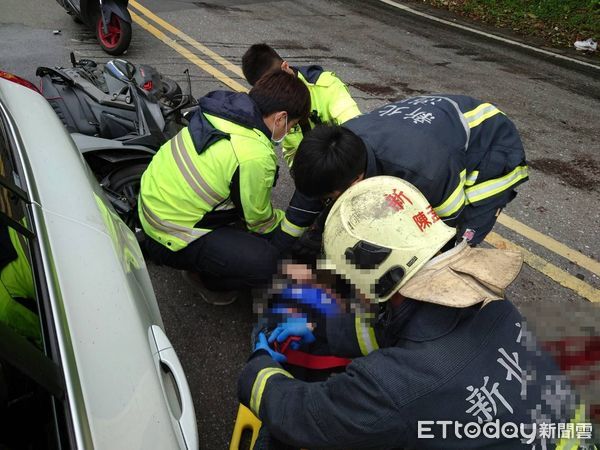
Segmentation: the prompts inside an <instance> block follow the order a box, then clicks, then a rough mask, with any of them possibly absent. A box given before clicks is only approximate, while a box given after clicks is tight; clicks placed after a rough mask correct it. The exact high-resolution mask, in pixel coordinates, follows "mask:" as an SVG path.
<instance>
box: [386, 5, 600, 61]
mask: <svg viewBox="0 0 600 450" xmlns="http://www.w3.org/2000/svg"><path fill="white" fill-rule="evenodd" d="M379 1H380V2H382V3H385V4H387V5H390V6H394V7H395V8H398V9H401V10H403V11H406V12H408V13H411V14H415V15H417V16H421V17H425V18H426V19H429V20H433V21H435V22H439V23H443V24H444V25H449V26H451V27H454V28H459V29H461V30H464V31H469V32H470V33H475V34H479V35H480V36H485V37H486V38H489V39H494V40H496V41H500V42H504V43H505V44H510V45H514V46H517V47H521V48H525V49H527V50H531V51H534V52H537V53H541V54H543V55H546V56H551V57H553V58H557V59H562V60H564V61H569V62H570V63H575V64H579V65H582V66H586V67H591V68H592V69H596V70H600V66H598V65H596V64H590V63H588V62H585V61H579V60H578V59H575V58H571V57H569V56H564V55H560V54H558V53H554V52H549V51H548V50H544V49H541V48H537V47H533V46H531V45H527V44H523V43H522V42H518V41H513V40H512V39H507V38H504V37H502V36H497V35H495V34H491V33H486V32H485V31H481V30H477V29H475V28H470V27H467V26H465V25H461V24H458V23H454V22H452V21H450V20H445V19H441V18H439V17H436V16H432V15H431V14H427V13H424V12H421V11H417V10H415V9H412V8H409V7H408V6H405V5H401V4H400V3H397V2H395V1H393V0H379Z"/></svg>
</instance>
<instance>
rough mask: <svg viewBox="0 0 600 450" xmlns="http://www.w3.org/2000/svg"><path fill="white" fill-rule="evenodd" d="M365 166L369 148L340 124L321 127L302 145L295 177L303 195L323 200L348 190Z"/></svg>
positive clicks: (295, 168) (297, 159)
mask: <svg viewBox="0 0 600 450" xmlns="http://www.w3.org/2000/svg"><path fill="white" fill-rule="evenodd" d="M366 165H367V149H366V147H365V143H364V142H363V140H362V139H361V138H360V137H358V136H357V135H356V134H354V133H353V132H352V131H350V130H348V129H347V128H344V127H341V126H338V125H319V126H317V127H315V128H314V129H313V130H311V131H310V132H309V133H307V135H306V136H304V138H303V139H302V142H300V146H299V147H298V151H297V152H296V155H295V156H294V163H293V165H292V177H293V178H294V183H295V184H296V189H297V190H298V191H299V192H300V193H302V194H304V195H306V196H308V197H318V198H322V197H324V196H326V195H328V194H331V193H332V192H335V191H345V190H346V189H347V188H348V187H350V185H351V184H352V182H353V181H354V180H356V178H357V177H358V176H359V175H360V174H362V173H363V172H364V171H365V168H366Z"/></svg>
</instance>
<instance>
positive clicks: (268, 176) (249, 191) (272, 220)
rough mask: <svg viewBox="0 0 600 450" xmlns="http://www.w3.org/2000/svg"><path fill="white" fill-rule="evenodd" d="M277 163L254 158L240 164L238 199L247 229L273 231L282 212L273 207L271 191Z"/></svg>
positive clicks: (258, 231)
mask: <svg viewBox="0 0 600 450" xmlns="http://www.w3.org/2000/svg"><path fill="white" fill-rule="evenodd" d="M276 173H277V164H276V163H275V161H273V160H272V159H270V158H255V159H250V160H247V161H245V162H244V163H242V164H240V200H241V203H242V209H243V210H244V219H245V220H246V226H247V228H248V230H250V231H253V232H255V233H259V234H266V233H270V232H271V231H273V230H274V229H275V228H276V227H277V226H278V225H279V222H281V220H282V219H283V216H284V212H283V211H282V210H280V209H275V208H273V205H272V204H271V191H272V189H273V185H274V184H275V175H276Z"/></svg>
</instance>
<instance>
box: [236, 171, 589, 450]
mask: <svg viewBox="0 0 600 450" xmlns="http://www.w3.org/2000/svg"><path fill="white" fill-rule="evenodd" d="M454 234H455V233H454V230H452V229H451V228H450V227H448V226H446V225H444V223H443V222H442V221H441V220H440V219H439V217H438V216H437V215H436V213H435V211H434V210H433V208H432V207H431V205H430V204H429V203H428V202H427V201H426V199H425V198H424V197H423V196H422V195H421V194H420V193H419V192H418V191H417V190H416V189H415V188H414V187H413V186H411V185H410V184H409V183H407V182H405V181H403V180H401V179H399V178H394V177H388V176H379V177H373V178H370V179H368V180H365V181H362V182H359V183H357V184H356V185H355V186H352V187H351V188H350V189H348V190H347V191H346V192H345V193H344V194H342V196H341V197H340V198H339V199H338V200H337V202H336V203H335V205H334V206H333V208H332V210H331V212H330V214H329V216H328V218H327V222H326V224H325V232H324V236H323V237H324V247H325V257H326V260H325V261H324V264H323V266H324V267H327V269H328V270H330V271H333V273H335V274H337V275H339V276H341V277H343V278H344V279H345V280H347V281H348V282H351V283H352V284H353V285H354V292H353V295H350V296H347V297H346V298H341V297H340V296H339V295H337V294H335V293H333V295H334V296H335V297H336V298H335V300H336V301H337V302H338V303H339V304H340V307H341V308H342V310H345V313H341V314H338V315H337V316H333V317H328V318H327V321H326V325H325V327H326V330H320V331H321V332H320V333H319V334H320V335H325V336H326V339H327V343H328V345H329V349H330V350H331V352H332V353H333V354H335V355H338V356H347V357H353V358H355V359H354V360H353V362H352V363H350V365H348V366H347V368H346V371H345V372H344V373H339V374H336V375H333V376H331V377H330V378H329V379H327V380H326V381H324V382H314V383H308V382H304V381H301V380H298V379H295V378H294V377H293V376H292V375H291V373H290V372H289V371H288V370H286V369H285V366H282V364H281V363H285V356H284V355H282V354H280V353H276V352H275V351H274V350H273V349H272V348H271V347H270V346H268V344H267V342H268V341H272V338H270V339H269V340H268V341H267V340H266V339H265V336H264V335H259V340H258V344H257V345H256V349H255V352H254V353H253V355H252V357H251V358H250V360H249V361H248V363H247V364H246V366H245V367H244V369H243V371H242V373H241V375H240V378H239V383H238V395H239V398H240V401H241V402H242V403H243V404H245V405H247V406H248V407H249V408H250V409H251V410H252V411H253V413H254V414H255V415H256V416H257V417H258V418H259V419H260V420H261V421H262V426H263V428H265V429H266V430H268V432H269V433H270V435H271V436H272V437H273V438H275V439H277V440H279V441H281V442H283V443H284V444H286V445H290V446H292V447H293V448H340V449H351V448H352V449H355V448H361V449H362V448H368V449H378V450H379V449H388V448H394V449H397V448H402V449H445V450H447V449H461V450H464V449H481V448H485V449H507V450H516V449H531V450H533V449H541V448H545V449H575V448H588V449H593V448H594V446H593V444H590V445H589V446H584V445H586V444H589V443H590V440H591V435H592V425H591V423H589V421H588V420H587V418H586V417H587V411H586V407H585V405H582V404H580V403H579V400H578V398H577V395H576V394H575V393H574V391H572V389H571V387H570V386H569V384H568V382H567V381H566V379H565V377H564V376H563V375H562V374H561V373H560V371H559V370H558V368H557V367H556V365H555V364H554V362H553V361H552V359H551V358H550V357H549V355H547V354H545V353H543V352H542V351H540V349H539V347H538V346H537V344H536V341H535V338H534V337H533V335H532V333H531V331H529V330H528V329H527V326H526V323H525V322H524V321H523V317H522V316H521V315H520V314H519V312H518V311H517V309H516V308H515V307H514V306H513V305H512V304H511V303H510V302H509V301H508V300H505V299H504V291H505V288H506V287H507V286H508V285H509V284H510V283H511V282H512V281H513V280H514V278H515V277H516V276H517V274H518V273H519V270H520V268H521V264H522V255H521V254H520V253H518V252H512V251H505V250H497V249H481V248H473V247H471V246H469V245H467V243H466V242H465V241H463V242H462V243H461V244H459V245H458V246H456V247H455V248H453V249H451V250H449V251H446V252H443V253H441V254H440V253H439V251H440V249H441V248H442V247H444V245H445V244H446V243H447V242H448V241H450V240H452V239H454ZM306 272H307V273H308V275H307V274H306V273H304V274H303V273H302V270H297V269H290V268H289V267H288V269H287V273H288V274H294V273H295V274H296V275H294V277H295V278H296V279H297V280H302V281H301V282H302V283H306V280H308V279H309V278H310V271H309V270H308V269H307V270H306ZM324 288H325V289H327V287H324ZM299 319H300V318H299V317H293V320H291V321H289V322H284V323H281V324H280V325H279V326H278V328H277V329H276V330H275V331H274V332H273V333H272V336H273V335H277V338H276V340H277V341H280V337H281V338H283V339H285V338H286V337H287V336H289V335H293V336H297V337H300V338H301V340H300V342H301V343H303V345H305V348H307V349H308V350H309V351H310V345H312V344H311V343H312V342H314V340H315V335H316V334H315V335H313V332H315V333H316V331H318V329H315V324H314V323H311V324H309V323H306V324H304V325H302V324H300V325H302V326H300V327H299V326H298V324H299V323H300V320H299ZM316 326H317V327H318V326H320V325H316ZM559 429H561V430H562V432H559V431H558V430H559ZM578 446H583V447H578ZM269 448H272V447H269ZM286 448H288V447H286Z"/></svg>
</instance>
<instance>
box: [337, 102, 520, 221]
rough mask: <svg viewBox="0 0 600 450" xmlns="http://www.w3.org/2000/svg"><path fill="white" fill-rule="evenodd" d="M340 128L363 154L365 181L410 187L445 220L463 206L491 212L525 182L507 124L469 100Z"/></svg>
mask: <svg viewBox="0 0 600 450" xmlns="http://www.w3.org/2000/svg"><path fill="white" fill-rule="evenodd" d="M344 126H345V127H347V128H348V129H350V130H351V131H353V132H354V133H356V134H357V135H358V136H360V137H361V138H362V139H363V141H364V142H365V144H366V146H367V152H368V163H367V170H366V176H367V177H369V176H375V175H392V176H397V177H400V178H403V179H405V180H407V181H409V182H411V183H412V184H414V185H415V186H416V187H417V188H418V189H419V190H420V191H421V192H422V193H423V194H424V195H425V197H426V198H427V199H428V200H429V201H430V202H431V204H432V205H434V208H435V210H436V212H437V214H438V215H439V216H440V217H441V218H442V219H444V220H452V219H454V218H455V217H456V216H457V215H459V214H460V212H461V211H462V210H463V208H464V207H465V206H467V205H471V206H474V207H479V206H486V205H490V209H491V208H492V206H491V205H493V204H494V202H495V201H496V199H498V198H500V197H501V196H500V194H503V193H505V192H507V191H508V190H510V189H512V188H514V187H515V186H517V185H518V184H520V183H522V182H524V181H526V180H527V178H528V168H527V165H526V162H525V151H524V149H523V144H522V143H521V139H520V137H519V133H518V131H517V129H516V127H515V126H514V124H513V123H512V122H511V121H510V120H509V119H508V118H507V117H506V115H505V114H504V113H502V111H500V110H499V109H498V108H496V107H495V106H494V105H492V104H490V103H482V102H480V101H478V100H476V99H474V98H471V97H467V96H461V95H431V96H421V97H414V98H409V99H405V100H402V101H400V102H396V103H392V104H388V105H385V106H383V107H380V108H378V109H376V110H374V111H372V112H370V113H368V114H364V115H362V116H360V117H357V118H355V119H353V120H351V121H349V122H347V123H346V124H344ZM502 201H503V202H504V203H506V201H505V200H502ZM502 206H504V204H502V205H499V207H502Z"/></svg>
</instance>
